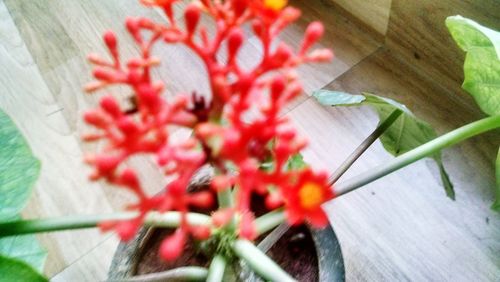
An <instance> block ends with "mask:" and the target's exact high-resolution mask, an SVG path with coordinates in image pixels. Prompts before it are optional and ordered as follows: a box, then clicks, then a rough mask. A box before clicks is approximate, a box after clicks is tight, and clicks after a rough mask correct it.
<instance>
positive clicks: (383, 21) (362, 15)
mask: <svg viewBox="0 0 500 282" xmlns="http://www.w3.org/2000/svg"><path fill="white" fill-rule="evenodd" d="M330 1H331V2H333V3H335V4H337V5H339V6H341V7H342V8H344V9H345V10H346V11H347V12H349V13H350V14H351V15H352V16H353V17H355V18H357V19H359V20H360V21H361V22H363V23H364V24H366V25H367V26H369V27H371V28H372V29H374V30H375V31H376V32H377V33H379V34H380V35H385V34H386V32H387V25H388V24H389V15H390V11H391V1H392V0H330Z"/></svg>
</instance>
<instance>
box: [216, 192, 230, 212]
mask: <svg viewBox="0 0 500 282" xmlns="http://www.w3.org/2000/svg"><path fill="white" fill-rule="evenodd" d="M231 190H232V189H230V188H227V189H225V190H223V191H220V192H217V201H218V202H219V207H221V208H227V207H232V206H233V193H232V191H231Z"/></svg>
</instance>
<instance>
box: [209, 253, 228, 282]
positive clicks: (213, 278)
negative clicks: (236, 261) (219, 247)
mask: <svg viewBox="0 0 500 282" xmlns="http://www.w3.org/2000/svg"><path fill="white" fill-rule="evenodd" d="M226 264H227V262H226V258H224V257H223V256H222V255H216V256H215V257H214V258H213V259H212V262H211V263H210V268H209V269H208V277H207V282H221V281H222V278H223V277H224V270H225V269H226Z"/></svg>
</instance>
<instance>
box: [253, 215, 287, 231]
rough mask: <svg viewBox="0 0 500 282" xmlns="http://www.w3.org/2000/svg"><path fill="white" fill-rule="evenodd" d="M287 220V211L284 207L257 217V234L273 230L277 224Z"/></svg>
mask: <svg viewBox="0 0 500 282" xmlns="http://www.w3.org/2000/svg"><path fill="white" fill-rule="evenodd" d="M285 221H286V216H285V212H284V211H283V210H282V209H279V210H274V211H271V212H268V213H266V214H265V215H263V216H260V217H258V218H257V219H255V228H256V229H257V230H256V231H257V234H258V235H262V234H264V233H266V232H268V231H271V230H272V229H274V228H275V227H276V226H278V225H280V224H281V223H283V222H285Z"/></svg>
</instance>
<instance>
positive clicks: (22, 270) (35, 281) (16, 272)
mask: <svg viewBox="0 0 500 282" xmlns="http://www.w3.org/2000/svg"><path fill="white" fill-rule="evenodd" d="M0 273H1V275H0V282H3V281H5V282H12V281H30V282H43V281H48V280H47V278H45V277H43V276H42V275H40V274H39V273H37V272H36V271H35V270H34V269H33V268H32V267H31V266H29V265H28V264H26V263H24V262H22V261H20V260H17V259H13V258H8V257H4V256H1V255H0Z"/></svg>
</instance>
